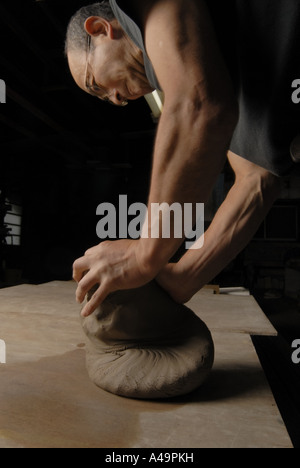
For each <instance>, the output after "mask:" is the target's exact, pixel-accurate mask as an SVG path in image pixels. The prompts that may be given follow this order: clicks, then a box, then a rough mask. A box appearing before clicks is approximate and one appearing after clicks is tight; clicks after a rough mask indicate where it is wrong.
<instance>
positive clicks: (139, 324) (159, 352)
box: [82, 282, 214, 399]
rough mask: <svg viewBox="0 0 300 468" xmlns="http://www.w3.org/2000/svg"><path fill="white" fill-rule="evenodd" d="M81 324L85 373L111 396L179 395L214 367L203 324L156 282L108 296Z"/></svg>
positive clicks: (199, 381) (198, 382)
mask: <svg viewBox="0 0 300 468" xmlns="http://www.w3.org/2000/svg"><path fill="white" fill-rule="evenodd" d="M82 327H83V330H84V332H85V334H86V336H87V356H86V362H87V370H88V374H89V377H90V379H91V380H92V381H93V382H94V383H95V384H96V385H97V386H98V387H100V388H102V389H103V390H106V391H108V392H111V393H114V394H116V395H120V396H124V397H128V398H138V399H158V398H170V397H175V396H181V395H184V394H187V393H190V392H191V391H193V390H195V389H196V388H198V387H199V386H200V385H202V384H203V382H204V381H205V380H206V378H207V377H208V375H209V373H210V371H211V368H212V365H213V361H214V345H213V341H212V337H211V334H210V332H209V330H208V328H207V326H206V325H205V324H204V323H203V322H202V321H201V320H200V319H199V318H198V317H197V316H196V315H195V314H194V312H192V311H191V310H190V309H188V308H187V307H185V306H183V305H180V304H177V303H175V302H174V301H173V300H172V299H171V298H170V297H169V296H168V295H167V294H166V293H165V292H164V291H163V290H162V289H161V288H160V287H159V286H158V285H157V283H156V282H152V283H150V284H148V285H147V286H144V287H143V288H139V289H134V290H129V291H118V292H116V293H113V294H111V295H110V296H109V297H108V298H107V299H106V300H105V301H104V303H103V304H102V305H101V306H100V307H99V308H98V309H97V310H96V311H95V312H94V314H92V315H91V316H90V317H87V318H82Z"/></svg>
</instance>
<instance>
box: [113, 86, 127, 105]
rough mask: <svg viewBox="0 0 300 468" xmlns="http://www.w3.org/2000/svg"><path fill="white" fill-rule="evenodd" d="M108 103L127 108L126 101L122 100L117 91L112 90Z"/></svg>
mask: <svg viewBox="0 0 300 468" xmlns="http://www.w3.org/2000/svg"><path fill="white" fill-rule="evenodd" d="M109 99H110V101H111V102H112V103H113V104H115V105H116V106H123V107H124V106H127V104H128V101H127V100H126V99H124V98H123V96H122V95H121V94H120V93H119V91H118V90H117V89H113V90H112V92H111V93H110V95H109Z"/></svg>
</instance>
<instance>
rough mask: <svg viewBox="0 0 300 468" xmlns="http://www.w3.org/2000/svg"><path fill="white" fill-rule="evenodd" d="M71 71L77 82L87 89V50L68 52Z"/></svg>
mask: <svg viewBox="0 0 300 468" xmlns="http://www.w3.org/2000/svg"><path fill="white" fill-rule="evenodd" d="M68 63H69V68H70V72H71V74H72V76H73V78H74V80H75V82H76V84H77V85H78V86H79V87H80V88H81V89H83V90H84V91H85V74H86V63H87V56H86V52H85V51H70V52H69V53H68Z"/></svg>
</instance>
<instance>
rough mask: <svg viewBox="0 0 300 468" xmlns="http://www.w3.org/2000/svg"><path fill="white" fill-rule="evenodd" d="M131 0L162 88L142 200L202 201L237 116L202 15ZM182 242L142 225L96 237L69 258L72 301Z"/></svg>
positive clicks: (119, 284) (124, 280) (192, 5)
mask: <svg viewBox="0 0 300 468" xmlns="http://www.w3.org/2000/svg"><path fill="white" fill-rule="evenodd" d="M135 3H136V5H139V6H140V8H141V17H142V19H143V21H144V25H145V42H146V49H147V52H148V55H149V57H150V59H151V61H152V63H153V66H154V69H155V71H156V73H157V76H158V79H159V81H160V84H161V86H162V89H163V91H164V93H165V105H164V110H163V115H162V117H161V121H160V124H159V128H158V133H157V139H156V144H155V151H154V157H153V171H152V182H151V188H150V194H149V207H151V205H152V204H153V203H168V204H169V205H172V204H173V203H174V202H176V203H180V204H181V205H182V204H183V203H193V204H196V203H203V202H205V201H206V200H207V199H208V197H209V194H210V191H211V189H212V187H213V184H214V182H215V180H216V178H217V176H218V174H219V172H220V170H221V169H222V167H223V164H224V162H225V158H226V152H227V149H228V146H229V142H230V139H231V136H232V133H233V130H234V127H235V124H236V117H237V112H236V105H235V104H236V103H235V99H234V97H233V90H232V86H231V81H230V78H229V76H228V73H227V70H226V67H225V65H224V63H223V60H222V58H221V56H220V53H219V50H218V46H217V44H216V40H215V35H214V31H213V28H212V26H211V23H210V17H209V14H208V12H207V10H206V7H205V3H204V2H203V1H202V0H189V2H186V0H153V1H148V0H145V2H135ZM149 213H151V209H149ZM149 226H150V229H151V221H150V223H149ZM171 232H172V229H171ZM182 241H183V239H176V238H174V236H173V237H171V239H163V238H162V237H160V238H159V239H154V238H151V232H150V237H149V238H148V239H145V238H142V239H140V240H138V241H119V242H113V243H102V244H101V245H100V246H97V247H95V248H93V249H91V250H89V251H88V252H87V253H86V255H85V257H83V258H82V259H79V260H78V261H76V262H75V264H74V279H75V280H76V281H78V282H79V286H78V290H77V299H78V301H79V302H82V301H83V300H84V297H85V295H86V293H87V292H88V291H89V290H90V289H91V288H92V287H93V286H94V285H95V284H96V283H99V285H100V286H99V289H98V290H97V291H96V293H95V295H94V297H93V298H92V300H91V301H90V302H89V304H88V305H87V306H86V307H85V309H84V311H83V314H84V315H89V314H90V313H92V312H93V311H94V310H95V308H96V307H97V306H98V305H99V304H100V303H101V302H102V301H103V300H104V299H105V297H106V296H107V295H108V294H109V293H110V292H113V291H115V290H118V289H131V288H135V287H140V286H142V285H143V284H146V283H147V282H149V281H151V280H152V279H154V278H155V277H156V276H157V275H158V273H159V272H160V271H161V270H162V268H163V267H164V266H166V265H167V263H168V261H169V260H170V258H171V257H172V256H173V254H174V253H175V252H176V251H177V249H178V247H179V246H180V244H181V243H182ZM86 271H88V273H87V275H86V276H85V277H83V274H84V272H86Z"/></svg>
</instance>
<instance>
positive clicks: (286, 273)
mask: <svg viewBox="0 0 300 468" xmlns="http://www.w3.org/2000/svg"><path fill="white" fill-rule="evenodd" d="M228 1H229V0H228ZM87 3H89V2H84V1H82V0H81V1H78V0H76V1H74V0H70V1H66V0H45V1H35V0H14V1H11V0H9V1H7V0H1V2H0V40H1V42H0V43H1V46H0V79H2V80H4V81H5V82H6V85H7V103H6V104H2V105H1V106H0V248H1V250H0V287H8V286H12V285H15V284H20V283H33V284H39V283H43V282H47V281H52V280H70V279H71V277H72V264H73V262H74V260H75V259H76V258H78V257H80V256H82V255H83V254H84V252H85V250H86V249H87V248H89V247H91V246H93V245H96V244H97V243H99V239H98V238H97V236H96V224H97V221H98V219H97V217H96V208H97V206H98V205H99V204H100V203H102V202H111V203H114V204H115V205H117V202H118V197H119V194H127V195H128V201H129V203H132V202H137V201H138V202H144V203H146V201H147V194H148V188H149V181H150V173H151V158H152V152H153V144H154V138H155V132H156V123H154V121H153V119H152V116H151V111H150V108H149V107H148V105H147V103H146V101H145V100H144V99H140V100H138V101H135V102H132V103H130V105H129V106H127V107H125V108H114V107H113V106H109V105H107V104H105V103H102V102H100V101H99V100H97V99H95V98H93V97H91V96H88V95H86V94H85V93H83V92H82V91H81V90H80V89H78V88H77V87H76V85H75V83H74V82H73V80H72V78H71V76H70V73H69V70H68V66H67V62H66V59H65V57H64V38H65V31H66V28H67V24H68V22H69V19H70V17H71V16H72V14H73V13H74V12H75V11H76V9H77V8H78V7H81V6H83V5H84V4H87ZM217 3H218V2H216V1H215V0H214V5H215V6H216V5H217ZM229 3H230V5H232V1H231V0H230V1H229V2H227V1H226V2H224V1H223V0H222V2H219V3H218V5H217V8H219V6H220V5H221V6H222V8H223V13H222V14H221V15H220V17H221V18H222V19H223V18H224V21H223V22H222V29H223V31H222V34H223V33H224V32H225V33H226V32H228V34H229V33H230V34H234V32H235V31H234V28H229V27H228V19H230V20H231V21H232V20H234V19H233V18H232V17H231V16H230V10H228V5H229ZM215 11H217V10H215ZM217 13H218V14H219V12H218V11H217ZM226 14H227V16H226ZM228 15H229V16H230V17H229V16H228ZM231 39H232V36H229V37H228V42H227V43H226V44H225V48H224V53H225V54H227V58H228V54H229V56H230V54H231V48H230V41H231ZM222 46H224V44H222ZM233 57H234V56H233V55H232V63H233V62H234V60H233ZM229 63H230V57H229ZM296 78H300V77H295V79H296ZM299 129H300V122H299ZM299 174H300V171H299V170H298V174H297V172H295V173H294V174H293V175H291V176H289V177H286V178H284V179H282V193H281V196H280V199H279V200H278V201H277V202H276V206H275V207H274V208H273V209H272V211H271V213H270V215H269V216H268V218H267V220H266V222H264V224H263V225H262V226H261V228H260V229H259V231H258V233H257V235H256V236H255V239H254V240H253V241H252V242H251V243H250V244H249V246H247V248H246V249H245V250H244V251H243V252H242V253H241V254H240V255H239V256H238V257H237V258H236V259H235V260H234V261H233V262H232V263H231V264H230V265H229V266H228V268H226V269H225V270H224V271H223V272H222V273H221V274H220V275H219V276H218V277H217V278H214V279H213V281H212V282H213V283H216V284H219V285H220V286H221V287H226V286H244V287H245V288H247V289H248V290H250V292H251V293H252V294H254V296H255V297H256V299H257V300H258V302H259V303H260V305H261V307H262V308H263V310H264V311H265V313H266V314H267V316H268V317H269V318H270V320H271V321H272V323H273V324H274V325H275V327H276V328H277V330H278V331H279V333H280V339H275V341H272V343H269V342H267V343H266V342H265V341H264V340H263V341H262V342H258V341H257V340H256V343H255V344H256V347H257V350H258V354H259V356H260V358H261V359H262V362H264V368H265V370H266V373H267V375H268V377H269V380H270V382H271V385H272V388H273V389H274V393H275V395H276V399H277V401H278V403H280V408H281V411H282V412H283V415H284V419H285V422H286V424H287V426H288V429H289V432H290V434H291V436H292V438H293V441H294V443H295V445H296V446H300V434H299V430H298V426H299V417H300V403H299V372H298V374H297V372H296V366H295V365H294V366H293V365H292V364H291V342H292V340H293V339H299V338H300V314H299V311H300V225H299V222H300V211H299V200H300V175H299ZM232 183H233V174H232V171H231V170H230V168H229V167H228V166H226V167H225V168H224V171H223V174H222V175H221V176H220V180H219V182H218V184H217V186H216V187H215V189H214V192H213V194H212V197H211V200H210V203H209V204H208V205H207V206H206V224H207V225H209V223H210V222H211V220H212V218H213V216H214V214H215V212H216V210H217V209H218V206H219V205H220V203H221V202H222V200H223V199H224V197H225V196H226V193H227V192H228V190H229V189H230V186H231V185H232ZM9 205H11V206H13V205H16V206H18V207H19V209H21V210H22V230H21V240H20V245H10V244H11V243H8V242H7V241H6V240H5V239H7V232H6V229H7V226H6V223H5V221H4V220H5V216H6V214H7V210H8V209H9ZM275 353H277V354H276V356H277V358H276V361H275V360H274V356H275ZM268 356H269V357H270V358H268ZM280 362H281V364H280V365H279V363H280ZM283 397H284V401H282V398H283Z"/></svg>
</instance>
